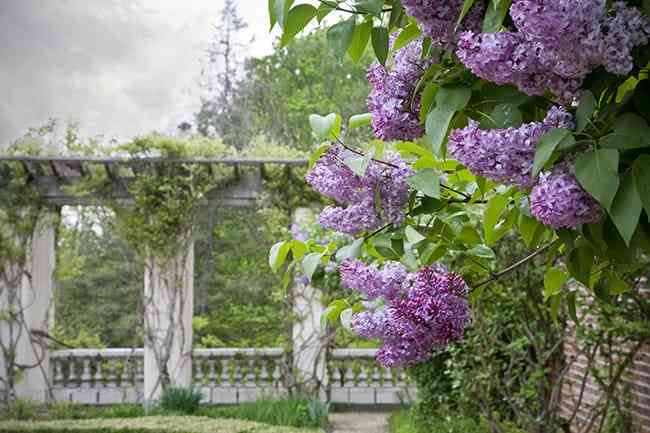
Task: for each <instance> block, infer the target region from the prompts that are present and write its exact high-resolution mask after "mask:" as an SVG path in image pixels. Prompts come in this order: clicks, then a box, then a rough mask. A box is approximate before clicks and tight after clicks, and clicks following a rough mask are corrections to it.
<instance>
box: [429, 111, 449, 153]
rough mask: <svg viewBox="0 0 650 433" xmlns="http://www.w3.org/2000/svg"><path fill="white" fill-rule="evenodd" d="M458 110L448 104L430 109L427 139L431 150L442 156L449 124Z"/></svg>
mask: <svg viewBox="0 0 650 433" xmlns="http://www.w3.org/2000/svg"><path fill="white" fill-rule="evenodd" d="M455 113H456V112H455V111H454V110H453V109H452V108H449V107H447V106H446V105H442V106H440V105H437V106H436V107H435V108H434V109H433V110H431V111H429V114H428V115H427V120H426V122H425V129H426V134H427V139H428V140H429V144H430V146H431V152H433V154H434V155H437V156H439V157H442V156H443V154H444V153H445V152H444V149H443V143H444V141H445V137H446V136H447V131H449V124H450V123H451V119H453V118H454V114H455Z"/></svg>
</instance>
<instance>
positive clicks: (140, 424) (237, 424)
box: [0, 416, 322, 433]
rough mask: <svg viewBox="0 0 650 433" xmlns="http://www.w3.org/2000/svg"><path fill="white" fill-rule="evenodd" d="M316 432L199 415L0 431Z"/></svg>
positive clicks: (11, 424)
mask: <svg viewBox="0 0 650 433" xmlns="http://www.w3.org/2000/svg"><path fill="white" fill-rule="evenodd" d="M14 432H30V433H34V432H43V433H45V432H47V433H62V432H84V433H117V432H119V433H123V432H128V433H150V432H155V433H320V432H322V430H308V429H300V428H294V427H284V426H272V425H267V424H260V423H256V422H252V421H242V420H235V419H216V418H207V417H199V416H149V417H141V418H116V419H89V420H58V421H1V422H0V433H14Z"/></svg>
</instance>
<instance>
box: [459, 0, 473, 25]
mask: <svg viewBox="0 0 650 433" xmlns="http://www.w3.org/2000/svg"><path fill="white" fill-rule="evenodd" d="M472 6H474V0H465V1H464V2H463V9H462V10H461V11H460V15H459V16H458V21H456V27H458V26H459V25H460V23H462V22H463V20H464V19H465V17H466V16H467V13H468V12H469V10H470V9H471V8H472Z"/></svg>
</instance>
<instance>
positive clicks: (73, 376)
mask: <svg viewBox="0 0 650 433" xmlns="http://www.w3.org/2000/svg"><path fill="white" fill-rule="evenodd" d="M375 352H376V351H375V350H368V349H335V350H334V351H333V352H332V354H331V356H330V359H329V361H328V374H329V384H330V387H331V400H332V402H333V403H338V404H363V405H381V404H397V403H400V402H402V401H408V400H409V397H410V396H411V395H412V389H411V387H410V386H409V384H408V383H407V380H406V374H405V372H404V370H403V369H385V368H382V367H381V366H379V365H378V364H377V362H376V361H375V360H374V355H375ZM50 359H51V363H50V365H51V377H52V378H53V383H52V386H53V394H54V397H55V399H56V400H57V401H68V402H73V403H80V404H95V405H102V404H115V403H139V402H141V401H142V398H143V383H144V369H143V350H142V349H76V350H60V351H55V352H52V353H51V355H50ZM282 362H283V353H282V349H279V348H272V349H195V350H194V351H193V352H192V370H193V371H192V373H193V383H194V385H195V386H196V387H198V388H199V389H200V390H201V392H202V393H203V397H204V399H203V402H204V403H207V404H236V403H241V402H246V401H254V400H256V399H257V398H259V397H261V396H272V395H276V394H281V393H282V392H283V391H284V388H283V385H282V382H281V367H282Z"/></svg>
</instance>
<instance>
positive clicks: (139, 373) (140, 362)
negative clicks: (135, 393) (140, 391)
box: [135, 358, 144, 386]
mask: <svg viewBox="0 0 650 433" xmlns="http://www.w3.org/2000/svg"><path fill="white" fill-rule="evenodd" d="M135 380H136V383H135V385H136V386H139V385H140V384H143V383H144V358H138V359H137V361H136V374H135Z"/></svg>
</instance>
